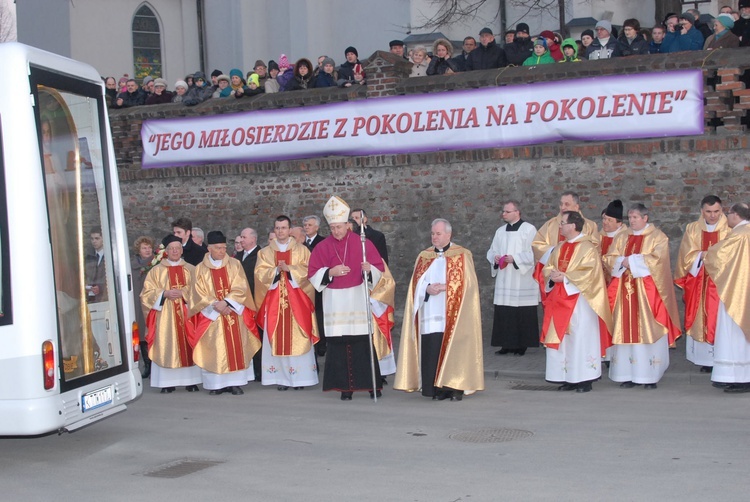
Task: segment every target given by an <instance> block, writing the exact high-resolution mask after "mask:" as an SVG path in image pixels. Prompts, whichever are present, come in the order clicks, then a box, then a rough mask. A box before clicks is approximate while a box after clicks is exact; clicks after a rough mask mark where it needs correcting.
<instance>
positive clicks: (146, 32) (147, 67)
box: [133, 5, 162, 82]
mask: <svg viewBox="0 0 750 502" xmlns="http://www.w3.org/2000/svg"><path fill="white" fill-rule="evenodd" d="M133 66H134V69H135V73H134V75H135V77H134V78H135V79H136V80H138V81H139V82H140V81H142V80H143V79H144V78H145V77H147V76H149V75H150V76H152V77H154V78H156V77H161V76H162V68H161V66H162V58H161V31H160V29H159V20H158V19H157V18H156V14H154V11H153V10H151V8H150V7H148V6H147V5H141V6H140V7H139V8H138V10H137V11H136V13H135V16H133Z"/></svg>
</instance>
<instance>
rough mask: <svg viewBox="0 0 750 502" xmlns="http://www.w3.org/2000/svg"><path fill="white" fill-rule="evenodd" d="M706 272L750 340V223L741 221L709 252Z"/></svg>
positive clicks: (706, 255) (729, 312) (733, 318)
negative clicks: (741, 222)
mask: <svg viewBox="0 0 750 502" xmlns="http://www.w3.org/2000/svg"><path fill="white" fill-rule="evenodd" d="M705 262H706V265H705V266H706V272H707V273H708V276H709V277H710V278H711V279H712V280H713V281H714V284H716V291H717V292H718V294H719V298H721V301H722V302H723V303H724V306H725V307H726V309H727V314H728V315H729V317H731V318H732V320H733V321H734V322H735V323H737V325H738V326H739V327H740V329H741V330H742V332H743V333H744V334H745V339H746V340H747V341H748V342H750V225H749V224H744V225H738V226H736V227H734V229H733V230H732V231H731V232H730V234H729V236H728V237H727V238H726V239H723V240H721V241H720V242H719V243H718V244H716V245H715V246H711V248H709V250H708V252H707V253H706V254H705Z"/></svg>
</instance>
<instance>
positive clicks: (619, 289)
mask: <svg viewBox="0 0 750 502" xmlns="http://www.w3.org/2000/svg"><path fill="white" fill-rule="evenodd" d="M633 254H640V255H643V258H644V261H645V264H646V266H647V267H648V270H649V273H650V274H651V275H649V276H646V277H633V274H632V273H631V272H630V269H626V270H625V272H624V273H623V274H622V276H621V277H613V278H612V282H611V283H610V284H609V287H608V294H609V303H610V306H611V308H612V318H613V320H614V327H613V331H612V343H614V344H626V343H627V344H637V343H649V344H650V343H654V342H656V341H657V340H659V339H660V338H661V337H663V336H664V335H668V337H669V338H668V340H669V345H670V347H672V346H674V342H675V340H677V338H679V337H680V333H681V332H680V318H679V314H678V312H677V300H676V297H675V294H674V286H673V285H672V271H671V267H670V263H669V239H668V238H667V236H666V235H665V234H664V232H662V231H661V230H659V229H658V228H656V227H655V226H654V225H651V224H650V225H648V226H647V227H646V228H645V229H643V231H642V233H641V234H640V235H635V234H634V233H633V230H632V229H627V231H625V232H621V233H620V234H618V235H617V237H615V241H614V242H613V243H612V246H610V248H609V252H608V253H607V256H606V257H605V259H606V260H607V266H609V268H610V269H614V267H615V262H616V261H617V258H619V257H620V256H624V257H625V256H630V255H633Z"/></svg>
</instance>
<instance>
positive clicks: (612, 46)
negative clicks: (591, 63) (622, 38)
mask: <svg viewBox="0 0 750 502" xmlns="http://www.w3.org/2000/svg"><path fill="white" fill-rule="evenodd" d="M619 56H620V44H618V43H617V39H616V38H615V37H609V40H608V41H607V45H606V46H604V47H602V43H601V42H600V41H599V39H598V38H595V39H594V41H593V42H591V45H589V46H588V48H587V49H586V59H610V58H616V57H619Z"/></svg>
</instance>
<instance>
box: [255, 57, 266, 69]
mask: <svg viewBox="0 0 750 502" xmlns="http://www.w3.org/2000/svg"><path fill="white" fill-rule="evenodd" d="M259 66H262V67H264V68H265V67H266V63H264V62H263V60H262V59H259V60H257V61H256V62H255V66H253V68H257V67H259Z"/></svg>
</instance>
